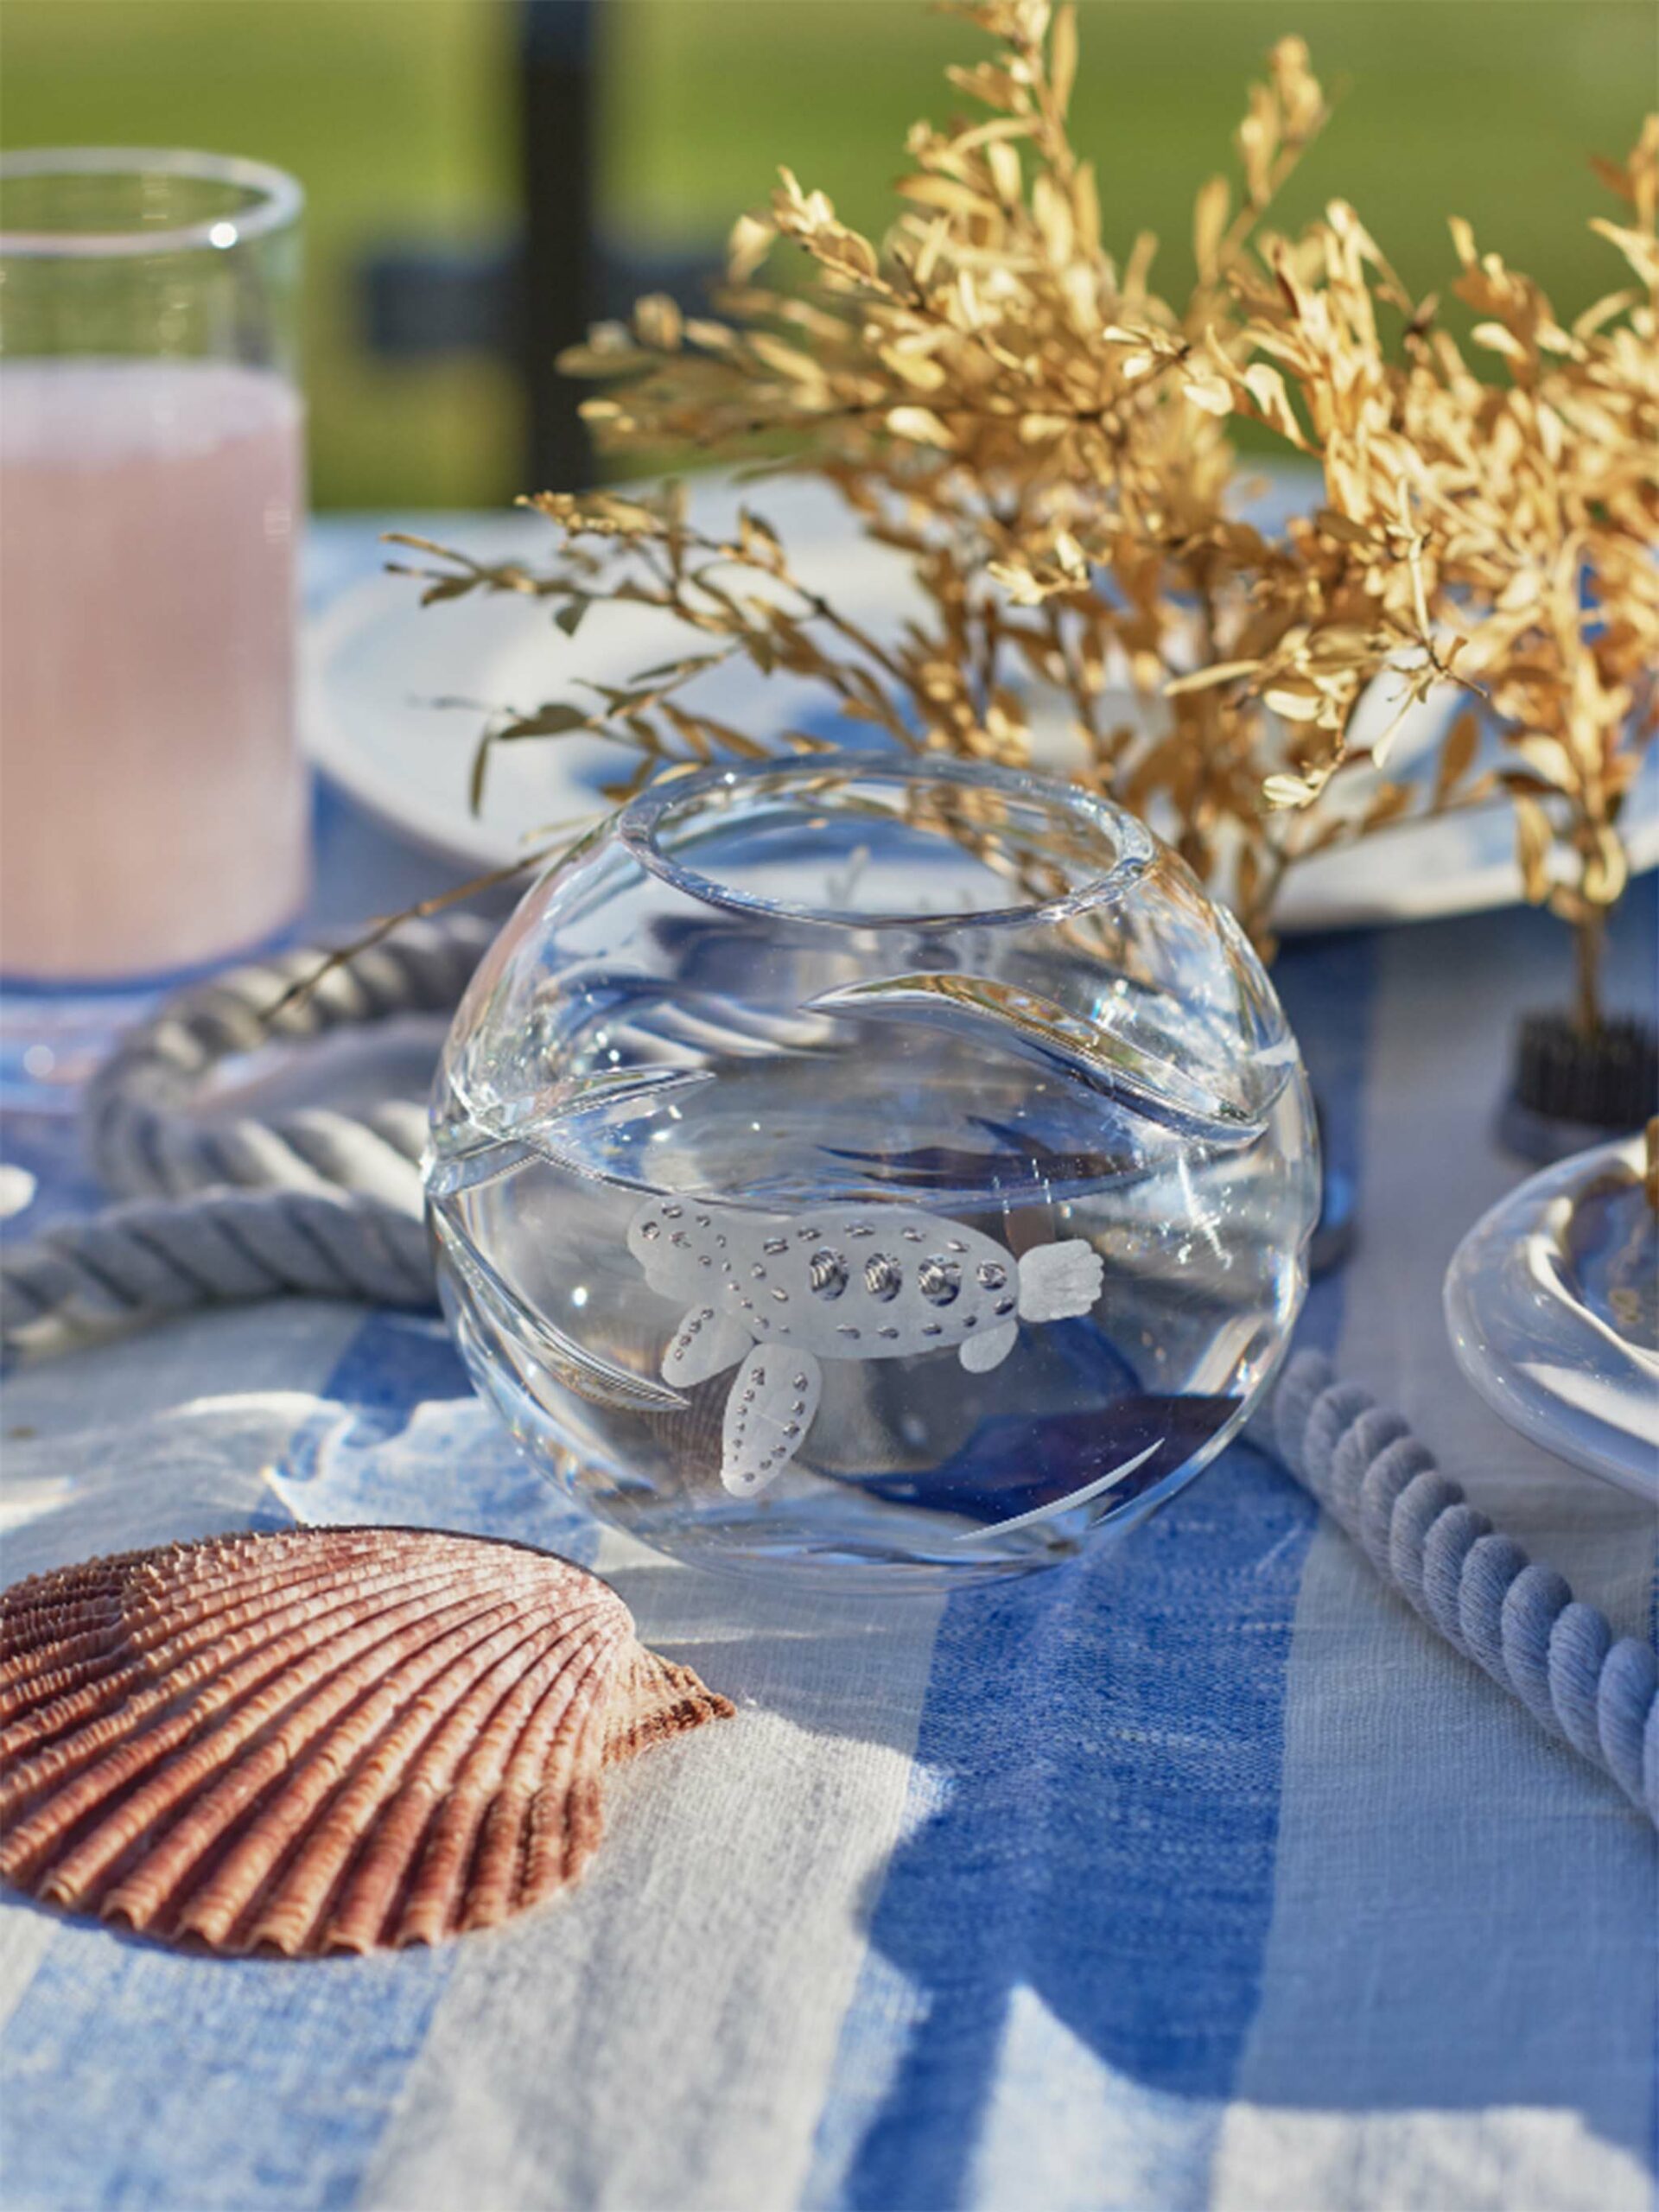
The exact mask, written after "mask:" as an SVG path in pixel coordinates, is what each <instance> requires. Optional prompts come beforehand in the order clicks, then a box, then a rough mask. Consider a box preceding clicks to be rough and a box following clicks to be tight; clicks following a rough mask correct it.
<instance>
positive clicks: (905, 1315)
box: [628, 1198, 1103, 1497]
mask: <svg viewBox="0 0 1659 2212" xmlns="http://www.w3.org/2000/svg"><path fill="white" fill-rule="evenodd" d="M628 1249H629V1251H630V1252H631V1253H632V1255H633V1257H634V1258H635V1259H636V1260H637V1261H638V1262H639V1265H640V1267H641V1268H643V1269H644V1271H645V1281H646V1282H647V1283H648V1284H649V1285H650V1286H651V1287H652V1290H654V1291H656V1292H657V1293H658V1294H659V1295H660V1296H661V1297H663V1298H665V1299H671V1300H673V1301H674V1302H675V1303H676V1304H677V1306H680V1307H681V1309H682V1310H681V1318H680V1322H679V1325H678V1327H677V1329H676V1331H675V1332H674V1336H673V1338H672V1340H671V1343H670V1344H669V1347H668V1350H667V1351H666V1352H665V1353H664V1356H663V1362H662V1372H663V1379H664V1382H666V1383H673V1384H677V1385H682V1386H683V1385H689V1384H692V1383H702V1382H706V1381H707V1380H708V1379H709V1376H715V1375H719V1374H721V1373H722V1372H723V1371H724V1370H726V1369H728V1368H730V1367H735V1368H736V1369H737V1370H738V1371H737V1374H736V1376H735V1377H734V1380H733V1383H732V1388H731V1393H730V1395H729V1396H728V1400H727V1404H726V1419H725V1427H724V1433H723V1449H722V1455H721V1481H722V1483H723V1484H725V1486H726V1488H727V1489H728V1491H731V1492H733V1494H734V1496H737V1497H752V1496H753V1494H754V1493H755V1492H756V1491H760V1490H763V1489H764V1488H765V1487H766V1484H768V1483H769V1482H771V1481H772V1480H773V1479H774V1478H775V1477H776V1476H777V1475H779V1473H781V1471H783V1469H784V1468H785V1466H787V1465H788V1464H789V1462H790V1460H791V1459H793V1457H794V1456H795V1453H796V1452H798V1450H799V1448H800V1446H801V1444H802V1442H803V1441H804V1438H805V1436H806V1433H807V1430H808V1429H809V1428H810V1426H811V1423H812V1418H813V1415H814V1414H816V1412H817V1405H818V1399H819V1396H820V1395H821V1393H822V1389H823V1371H822V1363H823V1361H824V1360H826V1359H905V1358H913V1357H917V1356H918V1355H919V1354H922V1353H925V1352H930V1351H955V1352H956V1354H957V1357H958V1358H959V1359H960V1361H961V1362H962V1364H963V1367H965V1368H966V1369H968V1370H969V1372H970V1373H972V1374H976V1375H983V1374H987V1373H988V1372H989V1371H990V1370H991V1369H993V1368H994V1367H996V1366H997V1365H999V1364H1000V1363H1001V1361H1003V1360H1004V1359H1006V1358H1007V1356H1008V1354H1009V1353H1010V1352H1011V1351H1013V1349H1014V1341H1015V1338H1017V1336H1018V1334H1019V1325H1020V1322H1021V1321H1029V1322H1044V1321H1058V1320H1062V1319H1065V1318H1066V1317H1068V1316H1070V1315H1075V1314H1081V1313H1087V1312H1088V1311H1089V1309H1090V1307H1091V1306H1093V1305H1094V1303H1095V1301H1096V1299H1097V1298H1098V1297H1099V1296H1100V1292H1101V1284H1102V1281H1103V1268H1102V1264H1101V1260H1100V1255H1099V1254H1098V1253H1096V1251H1095V1250H1094V1249H1093V1247H1092V1246H1091V1245H1090V1244H1088V1243H1084V1240H1083V1239H1082V1238H1080V1237H1071V1238H1068V1239H1066V1240H1065V1241H1064V1242H1063V1243H1056V1244H1046V1245H1040V1246H1039V1247H1037V1248H1036V1249H1034V1250H1033V1251H1030V1252H1027V1254H1026V1255H1024V1257H1023V1258H1021V1259H1019V1260H1016V1259H1015V1258H1014V1255H1013V1254H1012V1253H1011V1252H1010V1251H1008V1249H1007V1247H1006V1246H1004V1245H1001V1244H999V1243H997V1242H996V1241H995V1238H994V1237H990V1236H984V1235H983V1234H982V1232H981V1231H979V1230H974V1229H968V1228H965V1227H963V1225H962V1224H960V1223H957V1222H951V1221H945V1220H942V1219H941V1218H940V1217H938V1215H937V1214H931V1213H924V1212H921V1211H918V1210H916V1209H914V1208H912V1207H908V1206H898V1205H887V1204H882V1205H868V1206H858V1205H829V1206H822V1207H818V1208H817V1209H815V1210H814V1211H811V1212H810V1213H802V1214H795V1215H792V1216H790V1217H779V1216H774V1215H765V1214H754V1213H748V1212H746V1211H742V1210H741V1209H739V1208H736V1207H724V1206H720V1205H710V1204H707V1203H699V1202H697V1201H696V1200H694V1199H690V1198H650V1199H648V1200H647V1201H646V1202H645V1205H642V1206H641V1207H640V1208H639V1211H638V1212H637V1213H636V1214H635V1215H634V1217H633V1219H632V1222H631V1223H630V1224H629V1227H628Z"/></svg>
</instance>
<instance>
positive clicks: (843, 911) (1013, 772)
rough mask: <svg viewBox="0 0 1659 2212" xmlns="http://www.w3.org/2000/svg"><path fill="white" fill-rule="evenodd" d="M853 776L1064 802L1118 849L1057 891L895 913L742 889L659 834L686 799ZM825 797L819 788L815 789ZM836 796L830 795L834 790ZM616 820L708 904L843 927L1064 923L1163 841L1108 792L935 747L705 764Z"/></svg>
mask: <svg viewBox="0 0 1659 2212" xmlns="http://www.w3.org/2000/svg"><path fill="white" fill-rule="evenodd" d="M826 775H829V776H831V777H836V776H839V777H840V778H842V779H843V780H845V781H846V782H849V783H889V784H914V783H924V784H926V783H931V784H953V785H959V786H961V787H962V788H963V789H965V790H970V791H1002V792H1005V793H1006V794H1007V796H1008V797H1009V798H1019V799H1023V800H1025V801H1026V802H1027V804H1036V805H1039V806H1044V807H1050V808H1054V809H1057V810H1060V811H1063V812H1065V813H1066V814H1070V815H1071V816H1073V817H1075V818H1077V819H1078V820H1080V821H1084V822H1086V823H1089V824H1090V827H1091V828H1094V829H1099V830H1101V831H1102V832H1103V833H1104V834H1105V835H1106V836H1109V838H1110V839H1111V841H1112V843H1113V845H1114V847H1115V857H1114V858H1113V859H1112V860H1111V861H1109V863H1108V864H1107V865H1105V866H1104V867H1103V868H1102V869H1101V871H1100V873H1099V874H1097V875H1093V876H1090V877H1089V878H1088V879H1087V880H1085V881H1084V882H1083V883H1080V884H1078V885H1077V886H1075V887H1073V888H1072V889H1071V890H1070V891H1067V892H1065V893H1062V895H1061V896H1059V897H1058V898H1055V899H1041V900H1035V899H1033V900H1027V902H1025V903H1024V904H1022V905H1020V906H987V907H974V908H970V909H968V910H967V911H965V912H954V913H946V914H941V913H938V912H928V913H918V912H891V913H883V912H872V913H862V912H854V911H852V910H850V909H848V908H842V907H829V906H805V905H803V904H800V903H798V901H796V900H794V899H768V898H766V897H763V896H762V895H761V894H760V893H758V892H753V891H741V890H739V889H738V888H737V887H735V886H734V885H733V884H729V883H722V882H721V881H720V880H719V879H718V878H717V877H715V876H708V875H704V874H702V872H701V870H699V869H697V868H689V867H687V866H686V864H685V863H684V862H683V861H678V860H677V859H676V858H675V857H674V856H673V855H672V854H671V853H666V852H664V850H663V849H662V847H661V845H660V844H659V843H658V831H659V830H660V829H662V827H663V825H664V823H665V821H666V820H667V818H668V817H669V816H670V815H671V814H673V813H676V812H677V811H678V810H679V809H680V808H681V807H683V805H685V804H687V802H688V801H692V800H696V799H698V798H702V797H704V796H706V795H707V794H708V793H709V792H710V791H742V790H745V789H747V790H750V791H762V790H766V789H773V788H778V787H782V788H783V789H785V791H786V790H787V789H788V788H789V786H790V785H791V784H795V783H799V784H803V785H809V786H816V785H819V784H820V783H821V782H822V779H823V778H824V777H825V776H826ZM816 795H817V796H818V797H820V798H823V797H824V796H825V795H824V794H823V793H822V792H818V793H817V794H816ZM829 800H830V803H831V804H833V794H829ZM617 829H618V831H619V833H620V836H621V838H622V842H624V844H626V846H627V848H628V849H629V851H630V852H632V854H633V855H634V856H635V858H636V859H638V860H639V861H641V862H642V863H643V864H644V865H645V867H646V868H649V869H650V870H651V871H652V874H653V875H657V876H659V877H660V878H661V879H662V880H663V881H664V883H671V884H673V885H675V886H676V887H677V888H678V889H680V890H682V891H684V892H686V893H688V894H689V895H690V896H691V897H692V898H695V899H700V900H701V901H702V903H703V904H704V905H707V906H724V907H731V908H734V909H736V910H738V911H739V912H743V913H750V914H771V915H776V916H778V917H779V918H782V919H786V920H789V921H797V922H820V923H823V925H825V926H826V927H832V928H836V929H869V930H882V929H906V930H918V929H920V930H926V929H935V930H940V929H959V928H961V927H962V926H963V925H964V924H965V923H971V924H972V925H973V926H974V927H975V928H976V929H980V928H988V927H1002V928H1008V927H1018V926H1021V925H1031V924H1033V923H1036V924H1042V923H1048V922H1058V921H1065V920H1067V919H1069V918H1071V916H1073V915H1077V914H1081V913H1085V912H1087V911H1088V910H1089V909H1090V907H1092V906H1100V905H1102V904H1103V902H1104V901H1105V900H1106V899H1109V898H1111V897H1114V896H1116V894H1117V893H1120V892H1121V891H1122V890H1123V889H1125V888H1126V887H1128V885H1129V884H1130V883H1132V882H1134V881H1135V879H1136V878H1137V877H1139V876H1140V875H1141V874H1142V873H1143V872H1144V871H1145V869H1146V868H1147V865H1148V864H1149V862H1150V861H1152V859H1153V857H1154V853H1155V851H1156V849H1157V846H1156V840H1155V839H1154V837H1153V835H1152V833H1151V831H1150V830H1149V829H1147V827H1146V825H1145V824H1144V823H1141V822H1137V821H1136V820H1135V817H1134V816H1133V815H1131V814H1126V813H1124V811H1123V810H1122V808H1120V807H1116V806H1114V805H1113V804H1112V803H1111V802H1110V800H1109V799H1103V798H1097V797H1096V794H1095V793H1094V792H1092V791H1082V790H1080V789H1079V788H1078V787H1077V785H1075V784H1065V783H1060V782H1058V781H1057V780H1056V779H1053V778H1052V777H1047V776H1034V775H1031V774H1028V773H1027V772H1026V771H1025V770H1024V769H1020V768H1001V767H996V766H992V765H991V764H990V763H989V762H988V761H978V760H947V759H944V758H943V757H940V756H938V755H929V756H925V757H921V758H918V759H916V760H910V759H906V758H905V757H903V756H900V757H899V758H896V759H883V758H882V757H881V756H880V755H879V754H872V753H854V752H844V753H810V754H806V755H803V756H799V757H797V758H795V759H791V760H781V761H776V762H772V761H768V762H766V763H756V764H755V765H753V766H745V767H741V768H700V769H697V770H696V771H695V772H693V773H691V774H690V775H680V776H674V775H671V776H668V777H665V778H659V779H658V781H657V782H656V783H654V784H652V785H648V786H647V787H646V789H645V790H644V791H640V792H639V793H638V794H637V795H636V796H635V797H634V798H632V799H630V800H629V801H628V803H627V804H626V806H625V807H624V808H623V809H622V811H621V813H620V816H619V817H617Z"/></svg>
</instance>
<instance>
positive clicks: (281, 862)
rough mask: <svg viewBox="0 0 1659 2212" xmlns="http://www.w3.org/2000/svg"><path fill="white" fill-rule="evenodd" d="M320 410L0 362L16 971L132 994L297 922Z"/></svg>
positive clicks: (7, 775)
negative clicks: (300, 617) (306, 424)
mask: <svg viewBox="0 0 1659 2212" xmlns="http://www.w3.org/2000/svg"><path fill="white" fill-rule="evenodd" d="M302 429H303V421H302V405H301V402H300V399H299V397H298V395H297V393H296V391H295V389H294V387H293V385H291V384H290V383H289V381H288V380H287V379H286V378H284V377H283V376H282V375H281V374H279V373H277V372H274V371H271V370H268V369H261V368H247V367H242V366H239V365H236V364H234V363H229V362H220V361H212V360H165V359H13V360H5V361H0V967H3V970H4V972H5V973H6V974H7V975H9V976H13V977H16V978H27V979H29V980H30V981H41V982H57V981H62V982H66V983H69V982H74V983H84V982H88V981H94V980H95V981H99V982H105V981H108V982H118V981H122V980H126V979H136V978H139V977H143V976H155V975H157V974H160V973H163V972H165V971H167V970H169V969H181V968H188V967H190V966H192V965H194V964H196V963H202V962H206V961H208V960H211V959H214V958H217V957H222V956H223V955H224V954H225V953H226V952H227V951H229V950H234V949H236V948H238V947H240V946H245V945H251V944H257V942H258V941H259V940H260V939H261V938H265V937H268V936H270V934H271V933H272V932H273V931H276V930H277V929H279V928H280V927H281V926H282V925H283V924H284V923H286V922H288V921H289V920H290V919H291V918H293V917H294V915H295V914H296V912H297V910H298V908H299V906H300V903H301V899H302V895H303V892H304V886H305V872H306V829H307V822H306V785H305V779H304V773H303V770H302V766H301V763H300V760H299V756H298V752H297V748H296V741H295V733H294V707H293V687H294V671H293V652H294V620H295V573H294V563H295V552H296V531H297V529H298V524H299V518H300V516H301V513H302V494H303V455H302Z"/></svg>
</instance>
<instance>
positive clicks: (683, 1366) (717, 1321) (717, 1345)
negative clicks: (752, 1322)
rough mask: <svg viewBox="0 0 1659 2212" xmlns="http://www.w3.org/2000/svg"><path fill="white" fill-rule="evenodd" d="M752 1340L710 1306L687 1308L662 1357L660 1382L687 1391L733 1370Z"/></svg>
mask: <svg viewBox="0 0 1659 2212" xmlns="http://www.w3.org/2000/svg"><path fill="white" fill-rule="evenodd" d="M753 1341H754V1339H753V1337H751V1336H750V1334H749V1332H748V1331H747V1329H746V1328H745V1327H744V1326H743V1325H742V1323H741V1321H734V1319H732V1317H731V1315H730V1314H729V1313H721V1312H719V1310H718V1309H717V1308H716V1307H715V1306H688V1307H687V1309H686V1311H685V1313H684V1314H683V1316H682V1317H681V1320H680V1325H679V1327H678V1328H677V1329H676V1330H675V1332H674V1341H673V1343H672V1344H670V1346H669V1348H668V1350H667V1351H665V1352H664V1354H663V1380H664V1383H676V1384H677V1385H678V1386H679V1387H680V1388H681V1389H690V1387H691V1385H692V1384H693V1383H706V1382H707V1381H708V1380H709V1376H711V1375H718V1374H719V1373H720V1371H721V1369H722V1368H724V1367H734V1366H735V1365H736V1363H737V1362H738V1361H739V1360H740V1359H741V1358H742V1357H743V1355H744V1353H745V1352H746V1351H747V1350H748V1348H749V1346H750V1344H753Z"/></svg>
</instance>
